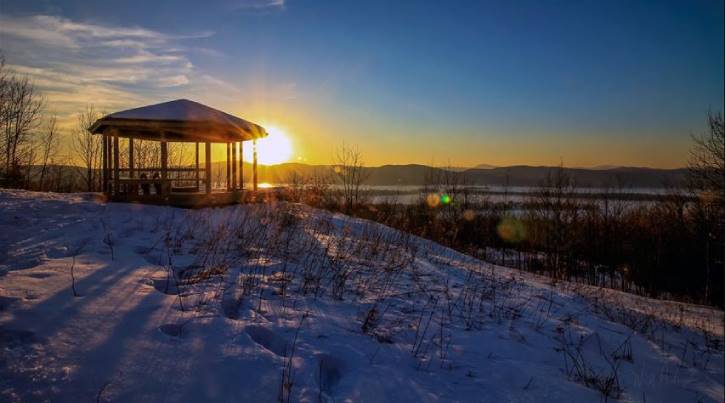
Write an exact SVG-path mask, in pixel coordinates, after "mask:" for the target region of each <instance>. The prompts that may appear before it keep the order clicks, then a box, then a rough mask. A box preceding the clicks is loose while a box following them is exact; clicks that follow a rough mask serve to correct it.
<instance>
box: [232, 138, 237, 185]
mask: <svg viewBox="0 0 725 403" xmlns="http://www.w3.org/2000/svg"><path fill="white" fill-rule="evenodd" d="M232 190H237V142H236V141H235V142H233V143H232Z"/></svg>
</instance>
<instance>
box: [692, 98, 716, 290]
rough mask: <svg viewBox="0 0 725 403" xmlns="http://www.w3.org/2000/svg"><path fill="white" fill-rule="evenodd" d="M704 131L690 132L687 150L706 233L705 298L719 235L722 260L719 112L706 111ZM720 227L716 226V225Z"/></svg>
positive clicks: (693, 187) (694, 188)
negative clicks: (690, 140)
mask: <svg viewBox="0 0 725 403" xmlns="http://www.w3.org/2000/svg"><path fill="white" fill-rule="evenodd" d="M707 124H708V130H707V132H705V133H703V134H701V135H696V136H695V135H693V136H692V140H693V141H694V143H695V144H694V146H693V148H692V150H691V151H690V161H689V164H688V168H689V184H690V187H691V189H692V190H693V191H695V192H697V193H698V195H699V197H698V202H699V203H697V204H696V205H695V207H696V208H698V209H699V211H700V212H701V214H696V215H695V216H696V217H700V218H701V221H702V224H703V225H701V228H702V230H703V232H705V237H704V238H705V239H704V241H705V242H704V245H705V259H704V261H705V287H704V289H705V299H706V300H709V298H710V295H711V288H712V287H711V284H710V282H711V278H712V271H713V267H714V266H715V265H716V262H717V261H718V259H717V257H716V256H717V254H716V253H715V251H714V250H712V249H713V248H712V245H713V244H714V245H717V243H718V240H717V238H718V234H719V235H720V243H722V245H721V248H722V249H721V256H720V259H719V260H720V265H721V266H723V261H725V128H724V127H723V116H722V114H720V113H717V114H715V113H711V112H710V113H708V114H707ZM718 227H719V228H718Z"/></svg>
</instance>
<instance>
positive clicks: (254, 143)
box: [252, 139, 257, 192]
mask: <svg viewBox="0 0 725 403" xmlns="http://www.w3.org/2000/svg"><path fill="white" fill-rule="evenodd" d="M252 147H253V148H252V189H254V191H255V192H256V191H257V139H254V140H252Z"/></svg>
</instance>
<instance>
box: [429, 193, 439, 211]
mask: <svg viewBox="0 0 725 403" xmlns="http://www.w3.org/2000/svg"><path fill="white" fill-rule="evenodd" d="M425 202H426V204H427V205H428V207H430V208H436V207H438V205H439V204H440V203H441V198H440V196H439V195H438V194H437V193H429V194H428V196H426V197H425Z"/></svg>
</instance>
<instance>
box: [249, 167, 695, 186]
mask: <svg viewBox="0 0 725 403" xmlns="http://www.w3.org/2000/svg"><path fill="white" fill-rule="evenodd" d="M332 169H333V167H332V166H330V165H306V164H300V163H286V164H279V165H271V166H259V180H260V182H269V183H286V182H288V181H289V178H290V177H291V176H292V175H293V173H296V174H297V175H300V176H308V177H309V176H313V175H328V174H331V173H332ZM556 169H558V167H549V166H528V165H516V166H509V167H490V168H469V169H458V168H454V169H450V170H448V172H449V174H452V175H458V176H459V177H460V178H461V179H462V178H463V177H464V176H465V179H466V183H468V184H470V185H477V186H505V185H508V186H537V185H540V184H542V183H543V182H544V181H545V180H546V178H547V176H548V175H549V174H550V173H552V174H553V172H554V170H556ZM445 171H446V169H445V168H436V167H429V166H426V165H419V164H406V165H383V166H379V167H366V168H365V174H366V176H367V180H366V182H365V184H367V185H374V186H395V185H400V186H411V185H424V184H425V183H426V178H427V177H431V176H435V175H438V174H441V173H444V172H445ZM564 171H565V172H566V173H567V174H569V175H571V177H572V179H573V180H574V182H575V183H576V185H577V186H580V187H622V188H663V187H678V186H683V185H684V183H685V180H686V176H687V169H685V168H677V169H659V168H638V167H614V168H606V167H601V168H599V167H596V168H564ZM249 173H251V169H248V168H246V167H245V177H246V176H247V174H249Z"/></svg>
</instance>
